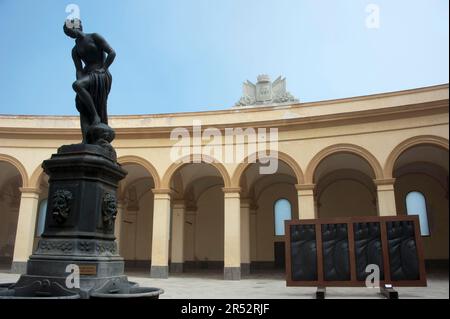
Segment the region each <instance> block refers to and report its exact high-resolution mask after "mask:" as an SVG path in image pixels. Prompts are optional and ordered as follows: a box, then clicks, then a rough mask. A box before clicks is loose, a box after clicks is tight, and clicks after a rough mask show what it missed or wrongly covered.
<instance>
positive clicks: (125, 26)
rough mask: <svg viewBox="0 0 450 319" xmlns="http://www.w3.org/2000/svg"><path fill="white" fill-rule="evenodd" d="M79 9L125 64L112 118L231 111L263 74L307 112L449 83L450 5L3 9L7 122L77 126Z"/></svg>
mask: <svg viewBox="0 0 450 319" xmlns="http://www.w3.org/2000/svg"><path fill="white" fill-rule="evenodd" d="M70 3H75V4H77V5H78V6H79V8H80V16H81V19H82V21H83V26H84V29H85V31H86V32H88V33H90V32H98V33H100V34H101V35H103V36H104V37H105V38H106V39H107V40H108V41H109V43H110V44H111V46H112V47H113V48H114V49H115V50H116V52H117V58H116V61H115V63H114V64H113V65H112V66H111V69H110V70H111V73H112V75H113V87H112V91H111V94H110V97H109V100H108V108H109V114H151V113H168V112H185V111H206V110H216V109H226V108H229V107H231V106H232V105H233V104H234V103H235V102H236V101H237V100H238V99H239V98H240V95H241V84H242V82H243V81H244V80H246V79H249V80H251V81H254V80H255V79H256V76H257V75H258V74H261V73H267V74H269V75H270V76H271V77H272V79H275V78H276V77H277V76H278V75H284V76H286V78H287V86H288V90H289V91H290V92H291V93H292V94H293V95H295V96H296V97H298V98H299V99H300V100H301V101H303V102H309V101H318V100H326V99H334V98H343V97H351V96H358V95H366V94H373V93H380V92H387V91H396V90H403V89H410V88H416V87H422V86H429V85H435V84H442V83H448V78H449V42H448V41H449V40H448V38H449V34H448V33H449V28H448V25H449V18H448V10H449V8H448V7H449V2H448V1H447V0H420V1H419V0H395V1H392V0H390V1H389V0H371V1H365V0H339V1H329V0H276V1H275V0H272V1H268V0H189V1H188V0H164V1H162V0H159V1H154V0H147V1H145V0H128V1H121V0H95V1H92V0H72V1H61V0H40V1H36V0H0V30H1V35H2V39H1V42H0V65H1V67H0V114H36V115H43V114H47V115H52V114H55V115H73V114H77V111H76V109H75V106H74V97H75V95H74V92H73V91H72V87H71V84H72V82H73V81H74V79H75V70H74V66H73V63H72V60H71V55H70V52H71V48H72V47H73V44H74V42H73V40H72V39H70V38H68V37H66V36H65V35H64V33H63V31H62V26H63V23H64V20H65V18H66V17H67V15H68V13H66V12H65V8H66V6H67V5H68V4H70ZM370 3H374V4H377V5H378V6H379V8H380V21H379V22H380V25H379V28H378V29H370V28H367V27H366V19H367V16H368V15H369V13H367V12H366V11H365V9H366V6H367V5H368V4H370Z"/></svg>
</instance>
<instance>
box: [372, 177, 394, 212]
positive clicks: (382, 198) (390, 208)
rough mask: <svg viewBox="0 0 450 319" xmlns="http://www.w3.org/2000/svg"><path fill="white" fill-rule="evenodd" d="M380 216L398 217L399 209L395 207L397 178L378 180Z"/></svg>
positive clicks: (376, 181) (376, 182)
mask: <svg viewBox="0 0 450 319" xmlns="http://www.w3.org/2000/svg"><path fill="white" fill-rule="evenodd" d="M374 182H375V184H376V185H377V201H378V216H396V215H397V208H396V206H395V191H394V183H395V178H390V179H376V180H374Z"/></svg>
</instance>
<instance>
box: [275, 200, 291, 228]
mask: <svg viewBox="0 0 450 319" xmlns="http://www.w3.org/2000/svg"><path fill="white" fill-rule="evenodd" d="M274 210H275V212H274V214H275V236H284V221H285V220H290V219H291V218H292V212H291V203H289V201H288V200H287V199H284V198H283V199H279V200H277V201H276V202H275V205H274Z"/></svg>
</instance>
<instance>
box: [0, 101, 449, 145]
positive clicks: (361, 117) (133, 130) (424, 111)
mask: <svg viewBox="0 0 450 319" xmlns="http://www.w3.org/2000/svg"><path fill="white" fill-rule="evenodd" d="M385 94H389V93H385ZM448 109H449V100H448V99H445V100H437V101H432V102H425V103H418V104H407V105H400V106H394V107H386V108H378V109H370V110H357V111H350V112H341V113H332V114H325V115H315V116H305V117H301V116H299V117H296V118H292V119H265V120H261V121H250V122H235V123H226V124H214V123H211V124H209V125H206V124H205V125H202V129H205V128H208V127H214V128H218V129H220V130H224V129H225V128H233V127H242V128H246V127H258V128H270V127H276V128H278V129H279V130H290V129H294V128H295V129H297V128H302V127H308V126H319V125H320V126H338V125H346V124H352V123H361V122H371V121H381V120H385V119H398V118H405V117H416V116H426V115H433V114H441V113H448ZM226 112H227V113H232V112H233V110H227V111H226ZM35 118H36V119H39V117H35ZM58 118H59V119H61V117H58ZM127 118H128V117H127ZM174 128H175V126H164V127H151V126H149V127H118V128H114V129H115V131H116V136H117V138H118V139H130V138H133V139H140V138H150V137H152V138H155V137H162V138H164V137H167V135H169V134H170V132H171V131H172V130H173V129H174ZM185 128H186V129H187V130H189V131H191V130H192V127H190V126H186V127H185ZM80 136H81V134H80V131H79V129H78V128H25V127H0V137H7V138H9V139H11V138H20V139H23V138H26V139H55V137H57V139H60V138H63V139H73V140H78V139H79V138H80Z"/></svg>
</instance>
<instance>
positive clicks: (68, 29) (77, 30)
mask: <svg viewBox="0 0 450 319" xmlns="http://www.w3.org/2000/svg"><path fill="white" fill-rule="evenodd" d="M63 29H64V33H65V34H66V35H67V36H69V37H71V38H73V39H76V38H78V37H79V35H80V34H81V33H82V32H83V25H82V24H81V20H80V19H71V20H70V19H67V20H66V21H65V22H64V27H63Z"/></svg>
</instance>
